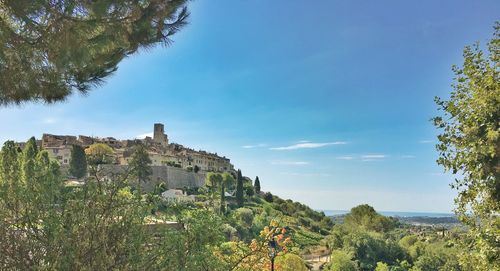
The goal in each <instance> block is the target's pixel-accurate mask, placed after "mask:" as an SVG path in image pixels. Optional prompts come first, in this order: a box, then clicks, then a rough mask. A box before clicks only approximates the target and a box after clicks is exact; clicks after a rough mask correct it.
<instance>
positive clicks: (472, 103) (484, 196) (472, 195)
mask: <svg viewBox="0 0 500 271" xmlns="http://www.w3.org/2000/svg"><path fill="white" fill-rule="evenodd" d="M488 51H489V54H487V55H485V54H484V52H483V51H482V50H481V48H480V46H479V44H476V45H474V46H467V47H466V48H465V50H464V54H463V55H464V64H463V66H462V67H454V68H453V71H454V72H455V76H456V77H455V83H454V84H453V91H452V92H451V95H450V97H449V100H442V99H439V98H436V102H437V104H438V106H439V109H441V110H442V111H443V115H441V116H438V117H435V118H434V124H435V125H436V126H437V127H438V128H439V129H440V130H441V134H440V135H439V136H438V139H439V144H438V145H437V150H438V151H439V153H440V157H439V159H438V161H437V162H438V164H440V165H442V166H443V167H444V168H445V169H446V170H448V171H451V172H452V173H453V174H456V175H457V177H456V179H455V180H456V182H455V184H453V187H454V188H456V189H457V190H458V191H459V194H458V197H457V198H456V203H457V209H456V211H457V213H458V214H459V217H460V218H461V220H462V221H463V222H465V223H467V224H468V225H469V226H471V237H472V238H471V239H472V243H471V244H470V245H471V247H474V253H472V254H471V255H469V254H468V255H467V256H466V257H467V261H471V260H472V259H474V261H477V262H476V264H474V265H475V266H476V268H477V269H478V270H493V269H500V245H499V240H500V217H499V213H500V180H499V179H500V121H499V120H500V64H499V59H500V24H499V23H497V24H496V26H495V33H494V36H493V38H492V39H491V40H490V42H489V43H488ZM471 256H472V257H471Z"/></svg>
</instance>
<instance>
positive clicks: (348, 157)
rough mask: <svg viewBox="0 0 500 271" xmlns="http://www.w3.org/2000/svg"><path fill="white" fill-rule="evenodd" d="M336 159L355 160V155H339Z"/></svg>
mask: <svg viewBox="0 0 500 271" xmlns="http://www.w3.org/2000/svg"><path fill="white" fill-rule="evenodd" d="M336 159H338V160H353V159H354V157H352V156H337V157H336Z"/></svg>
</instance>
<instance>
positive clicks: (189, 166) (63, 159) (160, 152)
mask: <svg viewBox="0 0 500 271" xmlns="http://www.w3.org/2000/svg"><path fill="white" fill-rule="evenodd" d="M164 129H165V127H164V125H163V124H161V123H155V124H154V130H153V138H151V137H146V138H145V139H134V140H118V139H115V138H113V137H104V138H99V137H89V136H84V135H80V136H78V138H77V137H76V136H68V135H51V134H43V136H42V140H41V143H40V145H41V147H42V148H43V149H46V150H47V151H48V152H49V155H50V156H51V157H52V158H54V159H57V160H58V161H59V163H60V164H61V165H68V164H69V162H70V159H71V149H72V146H73V145H80V146H82V147H84V148H86V147H88V146H90V145H92V144H94V143H104V144H106V145H108V146H110V147H111V148H112V149H113V151H114V155H115V161H116V164H119V165H128V163H129V161H130V159H131V156H132V153H133V150H134V146H136V145H137V144H144V145H145V146H146V147H147V149H148V153H149V156H150V158H151V161H152V163H151V165H152V166H173V167H179V168H183V169H186V170H192V171H202V172H209V171H219V172H226V171H234V167H233V165H232V164H231V161H230V160H229V159H228V158H226V157H221V156H219V155H217V154H216V153H209V152H206V151H201V150H200V151H196V150H193V149H190V148H187V147H184V146H183V145H181V144H176V143H169V140H168V135H166V134H165V130H164Z"/></svg>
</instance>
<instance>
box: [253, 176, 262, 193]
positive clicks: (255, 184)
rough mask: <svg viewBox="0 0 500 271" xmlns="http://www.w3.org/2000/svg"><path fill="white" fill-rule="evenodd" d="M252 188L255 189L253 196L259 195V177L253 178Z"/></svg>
mask: <svg viewBox="0 0 500 271" xmlns="http://www.w3.org/2000/svg"><path fill="white" fill-rule="evenodd" d="M253 186H254V188H255V194H257V195H258V194H260V180H259V176H257V177H255V183H254V185H253Z"/></svg>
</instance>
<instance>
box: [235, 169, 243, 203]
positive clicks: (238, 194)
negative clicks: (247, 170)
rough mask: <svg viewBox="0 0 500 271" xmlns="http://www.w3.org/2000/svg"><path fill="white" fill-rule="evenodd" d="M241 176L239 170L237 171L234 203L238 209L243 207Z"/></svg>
mask: <svg viewBox="0 0 500 271" xmlns="http://www.w3.org/2000/svg"><path fill="white" fill-rule="evenodd" d="M244 200H245V199H244V198H243V176H242V175H241V170H239V169H238V175H237V177H236V202H237V203H238V207H243V203H244Z"/></svg>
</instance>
